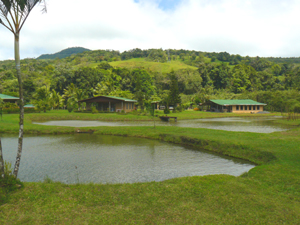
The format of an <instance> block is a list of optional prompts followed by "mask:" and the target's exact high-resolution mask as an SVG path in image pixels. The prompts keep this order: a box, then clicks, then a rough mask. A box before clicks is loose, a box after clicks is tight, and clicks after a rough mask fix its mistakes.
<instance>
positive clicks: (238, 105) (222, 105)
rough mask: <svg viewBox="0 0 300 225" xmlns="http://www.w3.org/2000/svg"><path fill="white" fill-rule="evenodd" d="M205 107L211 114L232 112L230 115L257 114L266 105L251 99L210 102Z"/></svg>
mask: <svg viewBox="0 0 300 225" xmlns="http://www.w3.org/2000/svg"><path fill="white" fill-rule="evenodd" d="M207 105H209V106H210V109H209V111H212V112H232V113H258V112H262V111H264V106H265V105H267V104H264V103H260V102H256V101H253V100H251V99H243V100H210V101H209V102H208V103H207Z"/></svg>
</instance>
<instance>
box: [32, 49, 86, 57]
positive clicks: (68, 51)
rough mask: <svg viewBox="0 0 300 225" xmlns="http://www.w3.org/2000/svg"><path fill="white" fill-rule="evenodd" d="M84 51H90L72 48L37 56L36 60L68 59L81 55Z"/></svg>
mask: <svg viewBox="0 0 300 225" xmlns="http://www.w3.org/2000/svg"><path fill="white" fill-rule="evenodd" d="M86 51H91V50H90V49H87V48H82V47H73V48H67V49H64V50H62V51H60V52H57V53H54V54H43V55H41V56H39V57H38V58H37V59H55V58H59V59H63V58H66V57H69V56H71V55H73V54H78V53H82V52H86Z"/></svg>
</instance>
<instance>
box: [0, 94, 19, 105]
mask: <svg viewBox="0 0 300 225" xmlns="http://www.w3.org/2000/svg"><path fill="white" fill-rule="evenodd" d="M0 98H1V99H2V100H3V101H4V102H10V103H15V104H17V103H18V100H19V99H20V98H17V97H13V96H9V95H4V94H0Z"/></svg>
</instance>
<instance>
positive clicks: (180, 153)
mask: <svg viewBox="0 0 300 225" xmlns="http://www.w3.org/2000/svg"><path fill="white" fill-rule="evenodd" d="M2 144H3V151H4V152H3V153H4V158H5V159H6V160H7V161H10V162H11V163H13V162H14V159H15V156H16V149H17V137H16V136H8V135H5V136H3V135H2ZM75 167H77V170H76V169H75ZM253 167H254V165H251V164H249V163H246V162H244V161H240V160H237V159H230V158H227V157H222V158H221V157H220V156H217V155H214V154H208V153H206V152H201V151H198V150H195V149H192V148H186V147H182V146H176V145H173V144H169V143H164V142H159V141H153V140H147V139H139V138H129V137H126V138H125V137H116V136H100V135H95V134H92V135H91V134H76V135H59V136H54V135H53V136H26V137H25V138H24V151H23V154H22V160H21V166H20V172H19V178H20V179H21V180H22V181H42V180H44V178H45V177H46V176H48V177H49V178H51V179H53V180H54V181H61V182H64V183H76V182H77V176H78V179H79V181H80V182H82V183H88V182H93V183H134V182H147V181H162V180H166V179H171V178H175V177H185V176H196V175H208V174H230V175H234V176H239V175H241V174H242V173H244V172H247V171H248V170H250V169H251V168H253ZM77 173H78V174H77Z"/></svg>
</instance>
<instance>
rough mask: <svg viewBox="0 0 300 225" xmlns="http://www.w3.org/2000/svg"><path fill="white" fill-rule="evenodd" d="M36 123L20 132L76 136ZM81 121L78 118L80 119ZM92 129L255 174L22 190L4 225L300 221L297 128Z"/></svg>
mask: <svg viewBox="0 0 300 225" xmlns="http://www.w3.org/2000/svg"><path fill="white" fill-rule="evenodd" d="M54 114H55V113H53V114H52V113H49V114H48V113H47V114H40V115H42V116H45V117H47V116H49V117H51V116H53V115H54ZM61 115H62V116H65V115H66V113H62V114H61ZM78 115H79V114H74V115H72V116H78ZM181 115H184V114H181ZM186 115H187V114H185V115H184V116H186ZM191 115H193V116H194V115H195V114H191ZM199 115H203V116H205V114H204V113H202V114H198V116H199ZM213 115H221V116H223V114H213ZM37 116H38V114H37V115H35V114H31V115H26V126H25V132H27V133H31V132H36V133H68V132H74V128H67V127H63V128H57V127H48V126H40V125H34V124H31V120H34V119H35V118H36V117H37ZM55 116H57V114H55ZM70 116H71V115H70ZM86 116H87V117H89V118H91V117H94V116H98V115H91V114H90V115H86ZM119 116H120V115H119ZM210 116H211V115H207V117H210ZM49 117H48V118H49ZM83 117H84V118H86V117H85V116H84V115H83ZM114 118H116V117H114ZM68 119H69V118H68ZM78 119H83V118H82V117H81V115H79V118H78ZM17 122H18V119H17V116H16V115H5V116H4V118H3V121H1V122H0V132H5V133H7V132H11V133H16V131H17V130H18V124H17ZM294 123H295V124H297V123H299V121H294ZM86 129H89V128H86ZM93 129H95V133H94V134H93V135H95V136H96V135H97V134H105V135H122V136H135V137H141V138H151V139H159V140H164V141H169V142H174V143H179V144H185V145H193V146H198V147H199V148H200V147H204V148H205V149H207V150H209V151H215V152H220V153H222V154H225V155H232V156H236V157H239V158H244V159H248V160H249V161H252V162H256V163H257V164H259V166H257V167H255V168H253V169H252V170H250V171H249V172H248V173H246V174H243V175H242V176H240V177H233V176H228V175H211V176H203V177H187V178H177V179H172V180H167V181H164V182H150V183H136V184H114V185H100V184H80V185H65V184H61V183H52V182H51V181H47V182H44V183H24V188H21V189H19V190H17V191H14V192H12V193H10V195H9V196H8V198H7V199H6V200H5V201H4V202H2V203H1V205H0V223H1V224H92V223H96V224H101V223H102V224H133V223H136V224H298V223H299V221H300V216H299V215H300V163H299V162H300V150H299V149H300V144H299V143H300V138H299V137H300V128H299V127H295V129H293V130H290V131H285V132H275V133H271V134H256V133H247V132H228V131H218V130H208V129H193V128H179V127H171V128H170V127H156V129H154V128H152V127H122V129H120V128H118V127H98V128H93ZM24 151H25V150H24Z"/></svg>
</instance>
